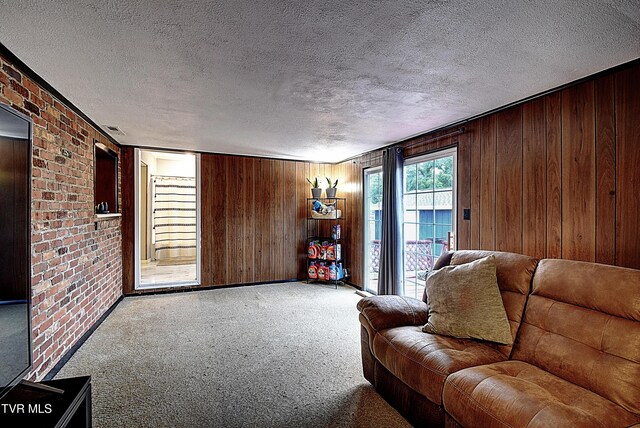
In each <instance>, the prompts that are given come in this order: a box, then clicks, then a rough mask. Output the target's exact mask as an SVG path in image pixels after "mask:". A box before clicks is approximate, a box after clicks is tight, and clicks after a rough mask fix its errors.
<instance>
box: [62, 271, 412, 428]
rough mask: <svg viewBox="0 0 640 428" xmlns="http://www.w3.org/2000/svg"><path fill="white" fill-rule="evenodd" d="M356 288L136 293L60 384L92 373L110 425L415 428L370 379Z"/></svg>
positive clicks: (98, 420)
mask: <svg viewBox="0 0 640 428" xmlns="http://www.w3.org/2000/svg"><path fill="white" fill-rule="evenodd" d="M354 291H355V290H354V289H353V288H350V287H346V286H340V287H339V288H338V289H337V290H336V289H334V288H333V287H327V286H322V285H313V284H304V283H285V284H270V285H259V286H249V287H239V288H228V289H220V290H208V291H197V292H189V293H176V294H164V295H154V296H141V297H127V298H125V299H124V300H123V301H122V302H121V303H120V304H119V305H118V307H116V309H115V310H114V311H113V312H112V313H111V315H110V316H109V317H108V318H107V319H106V320H105V321H104V322H103V323H102V325H100V327H99V328H98V329H97V330H96V331H95V332H94V334H93V335H92V336H91V337H90V338H89V339H88V340H87V341H86V342H85V343H84V345H83V346H82V347H81V348H80V349H79V350H78V351H77V352H76V354H75V355H74V356H73V357H72V358H71V359H70V360H69V362H68V363H67V364H66V365H65V367H63V369H62V370H61V371H60V373H59V374H58V375H57V378H60V377H70V376H80V375H91V376H92V386H93V422H94V426H95V427H97V428H101V427H406V426H409V425H408V424H407V423H406V422H405V421H404V419H402V417H401V416H400V415H399V414H398V413H397V412H396V411H395V410H394V409H393V408H392V407H390V406H389V405H388V404H387V403H386V402H385V401H384V400H383V399H382V398H381V397H380V396H379V395H378V394H377V393H376V392H375V391H374V389H373V388H372V386H371V385H370V384H369V383H368V382H367V381H366V380H365V379H364V377H363V376H362V366H361V360H360V337H359V335H360V324H359V322H358V313H357V310H356V303H357V302H358V300H359V299H360V297H359V296H358V295H356V294H355V292H354Z"/></svg>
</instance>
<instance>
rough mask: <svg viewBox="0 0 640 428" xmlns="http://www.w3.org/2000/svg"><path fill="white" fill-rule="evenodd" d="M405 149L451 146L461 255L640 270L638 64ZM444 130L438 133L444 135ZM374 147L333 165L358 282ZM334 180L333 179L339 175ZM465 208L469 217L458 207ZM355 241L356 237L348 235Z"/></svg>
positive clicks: (375, 159)
mask: <svg viewBox="0 0 640 428" xmlns="http://www.w3.org/2000/svg"><path fill="white" fill-rule="evenodd" d="M465 127H466V131H465V133H464V134H462V135H459V136H457V137H447V138H444V139H440V140H437V141H434V142H431V143H424V144H423V143H420V141H425V140H429V139H432V138H433V137H435V136H437V135H438V134H435V133H434V134H430V135H424V136H421V137H419V138H417V139H413V140H410V141H407V142H405V143H404V145H412V147H411V148H409V149H406V150H405V156H406V157H411V156H416V155H420V154H424V153H427V152H432V151H437V150H439V149H442V148H445V147H448V146H451V145H456V146H457V147H458V195H457V201H458V219H457V234H458V236H457V245H458V248H459V249H488V250H500V251H514V252H519V253H524V254H529V255H532V256H535V257H540V258H545V257H548V258H565V259H573V260H586V261H593V262H598V263H605V264H614V265H619V266H626V267H632V268H636V269H640V215H639V214H638V213H639V212H640V64H639V63H638V61H636V62H634V63H633V64H630V65H627V66H625V67H623V68H621V69H617V70H616V71H614V72H611V73H608V74H604V75H600V76H598V77H596V78H594V79H591V80H587V81H584V82H582V83H580V84H577V85H573V86H570V87H568V88H565V89H563V90H560V91H556V92H553V93H551V94H548V95H545V96H543V97H539V98H536V99H533V100H531V101H528V102H525V103H522V104H519V105H516V106H514V107H511V108H508V109H505V110H502V111H499V112H497V113H494V114H491V115H489V116H485V117H482V118H480V119H477V120H474V121H471V122H469V123H467V124H465ZM446 132H447V131H446V130H445V131H442V133H446ZM380 161H381V157H380V151H378V152H373V153H368V154H365V155H362V156H360V157H358V158H357V159H355V160H351V161H349V162H345V163H342V164H339V165H334V166H333V169H334V170H336V171H339V174H344V175H345V181H347V182H350V183H351V188H352V190H353V191H352V192H351V194H350V197H349V198H350V199H349V203H350V206H351V207H352V208H357V209H356V210H355V213H354V214H352V215H351V216H350V220H351V227H350V229H351V230H352V231H354V232H355V231H359V232H357V233H358V235H357V236H358V238H357V239H354V240H350V242H349V243H350V245H349V248H350V254H351V256H352V257H351V259H350V263H349V267H350V268H351V272H352V278H351V280H352V282H353V283H354V284H355V285H358V286H362V272H363V257H364V254H363V243H362V229H363V227H364V226H363V219H362V203H363V202H362V177H363V169H365V168H368V167H370V166H377V165H380ZM339 174H338V175H339ZM464 208H469V209H471V220H463V219H462V210H463V209H464ZM352 235H353V236H356V233H353V234H352Z"/></svg>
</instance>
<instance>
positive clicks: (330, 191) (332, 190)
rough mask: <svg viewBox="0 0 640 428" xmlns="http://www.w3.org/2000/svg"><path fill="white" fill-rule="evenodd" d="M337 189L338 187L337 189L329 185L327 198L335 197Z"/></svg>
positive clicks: (326, 190)
mask: <svg viewBox="0 0 640 428" xmlns="http://www.w3.org/2000/svg"><path fill="white" fill-rule="evenodd" d="M337 191H338V189H336V188H335V187H327V188H326V189H325V192H326V193H327V198H335V197H336V192H337Z"/></svg>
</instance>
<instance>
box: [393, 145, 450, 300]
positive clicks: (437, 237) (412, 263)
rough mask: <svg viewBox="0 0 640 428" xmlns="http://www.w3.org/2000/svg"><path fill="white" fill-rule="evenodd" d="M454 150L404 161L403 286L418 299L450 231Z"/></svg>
mask: <svg viewBox="0 0 640 428" xmlns="http://www.w3.org/2000/svg"><path fill="white" fill-rule="evenodd" d="M455 177H456V149H449V150H444V151H440V152H437V153H433V154H429V155H425V156H420V157H417V158H413V159H407V160H405V166H404V190H403V194H404V271H405V272H404V288H405V296H409V297H415V298H418V299H419V298H421V297H422V293H423V291H424V281H425V279H426V276H427V272H429V271H430V270H431V269H432V268H433V265H434V263H435V261H436V260H437V259H438V257H439V256H440V255H441V254H442V252H443V251H446V250H447V249H449V246H450V242H451V241H452V236H453V232H454V221H453V219H454V218H456V216H455V197H456V195H455V188H456V186H455V183H456V180H455Z"/></svg>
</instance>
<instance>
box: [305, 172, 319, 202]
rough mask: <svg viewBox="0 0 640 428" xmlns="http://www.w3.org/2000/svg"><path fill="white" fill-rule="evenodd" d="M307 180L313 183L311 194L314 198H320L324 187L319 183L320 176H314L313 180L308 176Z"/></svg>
mask: <svg viewBox="0 0 640 428" xmlns="http://www.w3.org/2000/svg"><path fill="white" fill-rule="evenodd" d="M307 181H308V182H309V184H311V196H312V197H314V198H316V199H317V198H319V197H320V196H322V189H321V188H320V185H319V184H318V177H316V178H314V180H313V181H311V180H309V179H308V178H307Z"/></svg>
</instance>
